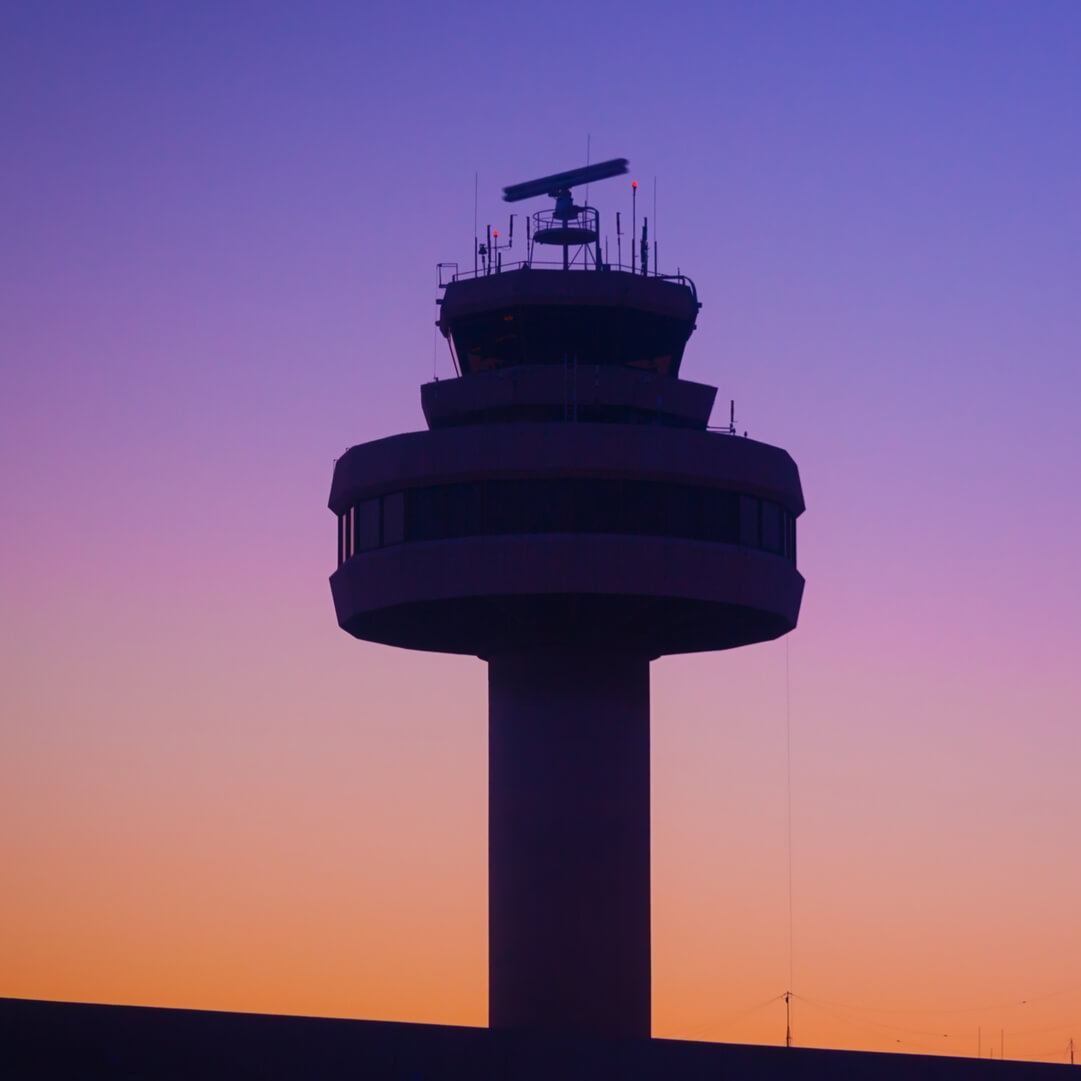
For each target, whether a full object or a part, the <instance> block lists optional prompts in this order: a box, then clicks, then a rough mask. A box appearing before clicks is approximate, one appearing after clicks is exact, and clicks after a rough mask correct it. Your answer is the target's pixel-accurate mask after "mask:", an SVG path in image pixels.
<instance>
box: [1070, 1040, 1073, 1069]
mask: <svg viewBox="0 0 1081 1081" xmlns="http://www.w3.org/2000/svg"><path fill="white" fill-rule="evenodd" d="M1070 1065H1071V1066H1072V1065H1073V1037H1072V1036H1071V1037H1070Z"/></svg>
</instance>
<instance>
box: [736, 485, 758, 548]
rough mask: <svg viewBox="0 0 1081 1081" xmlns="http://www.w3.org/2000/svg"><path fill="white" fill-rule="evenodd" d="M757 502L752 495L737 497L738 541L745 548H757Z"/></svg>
mask: <svg viewBox="0 0 1081 1081" xmlns="http://www.w3.org/2000/svg"><path fill="white" fill-rule="evenodd" d="M758 503H759V501H758V500H757V499H756V498H755V497H754V496H753V495H741V496H740V497H739V543H740V544H742V545H743V546H744V547H745V548H757V547H758V546H759V540H758Z"/></svg>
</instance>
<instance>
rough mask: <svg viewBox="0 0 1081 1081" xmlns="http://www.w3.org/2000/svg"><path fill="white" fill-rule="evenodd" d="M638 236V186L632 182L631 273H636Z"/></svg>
mask: <svg viewBox="0 0 1081 1081" xmlns="http://www.w3.org/2000/svg"><path fill="white" fill-rule="evenodd" d="M637 236H638V185H637V183H635V181H633V180H632V181H631V273H632V274H633V273H634V242H635V237H637Z"/></svg>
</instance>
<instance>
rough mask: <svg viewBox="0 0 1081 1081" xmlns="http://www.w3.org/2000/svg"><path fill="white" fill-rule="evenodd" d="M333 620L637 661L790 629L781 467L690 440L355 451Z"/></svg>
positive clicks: (544, 439) (790, 558)
mask: <svg viewBox="0 0 1081 1081" xmlns="http://www.w3.org/2000/svg"><path fill="white" fill-rule="evenodd" d="M330 505H331V509H332V510H334V511H335V513H336V514H337V516H338V557H339V567H338V569H337V571H336V572H335V573H334V575H333V576H332V578H331V588H332V592H333V596H334V603H335V608H336V611H337V615H338V621H339V623H340V625H341V626H342V627H343V628H344V629H345V630H347V631H349V632H350V633H351V634H354V635H355V636H357V637H359V638H364V639H368V640H371V641H377V642H384V643H386V644H390V645H397V646H405V647H408V648H414V649H424V650H435V651H441V652H451V653H473V654H477V655H479V656H484V657H486V656H490V655H492V653H493V652H497V651H498V650H499V649H500V648H504V647H509V646H515V647H521V646H523V645H529V644H545V643H560V644H566V643H567V642H568V641H576V642H581V643H582V644H583V645H587V644H590V643H592V644H604V645H605V646H607V647H612V646H617V645H618V646H619V647H620V648H628V649H632V650H636V651H639V652H642V653H644V654H646V655H648V656H659V655H661V654H665V653H684V652H695V651H699V650H711V649H728V648H732V647H734V646H739V645H745V644H748V643H750V642H757V641H763V640H766V639H770V638H775V637H777V636H779V635H781V634H784V633H785V632H787V631H789V630H791V629H792V628H793V627H794V626H795V623H796V619H797V616H798V612H799V605H800V599H801V596H802V590H803V579H802V577H801V576H800V574H799V572H798V571H797V569H796V528H795V521H796V518H797V517H798V515H799V514H800V513H801V512H802V510H803V498H802V493H801V490H800V486H799V476H798V473H797V471H796V467H795V464H794V463H793V462H792V459H791V458H790V457H789V456H788V455H787V454H786V453H785V452H784V451H782V450H780V449H778V448H776V447H771V446H768V445H766V444H763V443H757V442H754V441H751V440H747V439H739V438H736V437H733V436H724V435H717V434H715V433H709V432H700V431H690V430H684V429H661V428H639V429H637V430H636V433H635V438H634V439H633V440H627V439H626V429H625V428H621V426H617V425H603V424H527V425H509V424H508V425H501V424H494V425H485V426H480V427H471V428H458V429H444V430H439V431H433V432H417V433H410V434H408V435H403V436H394V437H391V438H390V439H385V440H378V441H376V442H374V443H369V444H365V445H363V446H359V447H354V448H352V449H351V450H350V451H349V452H348V453H347V454H346V455H345V456H344V457H343V458H342V459H340V460H339V462H338V466H337V469H336V470H335V479H334V486H333V490H332V494H331V501H330Z"/></svg>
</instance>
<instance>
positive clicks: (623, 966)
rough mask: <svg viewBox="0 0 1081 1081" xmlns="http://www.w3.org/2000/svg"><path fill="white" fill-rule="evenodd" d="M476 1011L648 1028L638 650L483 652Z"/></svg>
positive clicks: (548, 1021) (644, 695)
mask: <svg viewBox="0 0 1081 1081" xmlns="http://www.w3.org/2000/svg"><path fill="white" fill-rule="evenodd" d="M488 718H489V720H488V725H489V750H488V755H489V758H488V761H489V765H488V791H489V796H488V799H489V803H488V843H489V852H488V891H489V916H488V921H489V958H490V960H489V996H490V998H489V1023H490V1025H491V1027H492V1028H498V1029H522V1030H533V1031H541V1032H561V1033H590V1034H595V1035H609V1036H634V1037H648V1036H649V1035H650V877H649V876H650V862H649V855H650V850H649V846H650V834H649V660H648V658H647V657H645V656H640V655H636V654H626V653H621V652H618V651H615V650H613V651H609V652H605V651H603V650H597V649H596V648H594V647H592V646H582V645H579V646H578V647H577V648H570V647H567V648H534V649H523V650H510V651H507V652H502V653H498V654H496V655H494V656H491V657H490V658H489V661H488Z"/></svg>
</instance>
